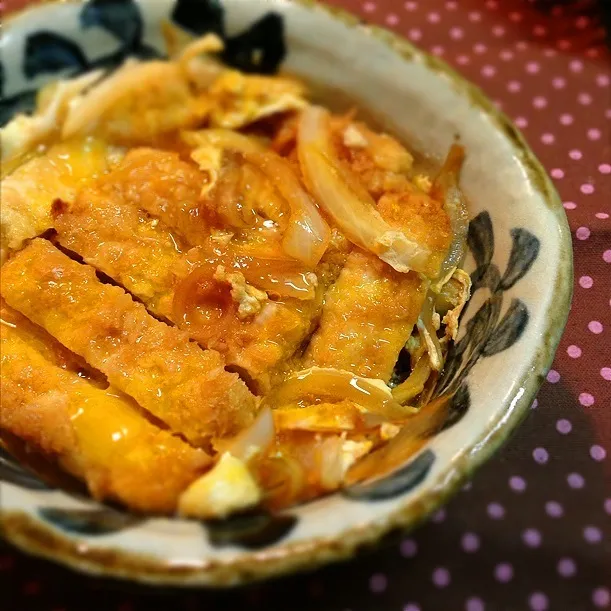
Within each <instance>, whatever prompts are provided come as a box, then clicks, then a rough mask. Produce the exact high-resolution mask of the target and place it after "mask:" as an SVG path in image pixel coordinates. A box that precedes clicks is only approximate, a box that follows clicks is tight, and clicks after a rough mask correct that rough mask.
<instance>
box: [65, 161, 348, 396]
mask: <svg viewBox="0 0 611 611" xmlns="http://www.w3.org/2000/svg"><path fill="white" fill-rule="evenodd" d="M163 155H166V153H163ZM146 158H148V156H145V155H144V152H142V153H141V154H140V156H135V157H130V156H129V155H128V156H127V158H126V160H125V163H123V164H121V165H120V166H119V167H118V168H116V169H115V170H113V171H112V172H110V173H109V174H108V175H106V176H105V177H104V178H103V179H101V180H100V181H98V183H97V184H96V185H94V186H92V187H90V188H87V189H83V190H82V191H81V192H80V193H79V195H78V197H77V198H76V200H75V201H74V202H73V203H71V204H70V205H63V204H61V203H60V202H58V203H57V205H56V206H55V210H54V212H55V218H54V223H55V228H56V230H57V232H58V233H57V237H58V240H59V242H60V244H61V245H62V246H64V247H65V248H67V249H69V250H71V251H73V252H75V253H77V254H79V255H80V256H82V257H83V259H84V260H85V261H86V262H87V263H89V264H90V265H92V266H93V267H95V268H96V269H98V270H100V271H102V272H103V273H105V274H106V275H108V276H109V277H111V278H113V279H114V280H115V281H116V282H117V283H118V284H120V285H121V286H123V287H125V289H126V290H127V291H129V292H130V293H132V294H133V295H134V296H135V297H136V298H138V299H139V300H141V301H142V302H143V303H144V304H145V306H146V307H147V309H148V310H149V311H150V312H152V313H153V314H154V315H155V316H158V317H160V318H164V319H166V320H168V321H170V322H172V323H174V324H176V325H177V326H179V327H180V328H181V329H183V330H184V331H185V332H186V333H189V335H190V337H191V338H192V339H194V340H196V341H198V342H199V343H200V344H201V345H203V346H207V347H210V348H213V349H216V350H219V351H222V352H223V354H224V356H225V359H226V361H227V364H228V365H231V366H234V367H237V368H239V369H240V370H241V371H243V372H245V373H246V374H247V375H248V377H249V378H250V379H251V380H253V381H254V382H255V385H256V387H257V390H258V391H259V392H265V391H266V390H267V389H268V388H269V386H270V384H271V382H272V381H273V379H274V378H275V377H277V375H281V373H279V372H281V371H282V370H283V368H284V365H285V363H286V361H287V360H288V359H290V358H291V356H292V355H293V354H294V353H295V351H296V350H297V349H298V348H299V347H300V346H301V345H302V344H303V343H304V341H305V340H306V338H307V337H308V336H309V334H310V333H311V330H312V329H313V328H314V326H315V324H316V322H317V319H318V316H319V314H320V310H321V300H322V294H323V293H324V290H325V289H326V287H327V286H328V285H329V284H331V283H333V282H334V281H335V279H336V278H337V274H338V273H339V270H340V269H341V265H343V261H344V260H345V256H346V252H347V243H345V241H341V240H339V241H338V240H336V242H339V243H334V244H332V246H331V247H330V249H329V251H328V252H327V254H326V255H325V257H324V259H323V260H322V261H321V263H320V264H319V266H318V268H317V270H316V273H317V275H318V284H319V289H318V290H317V291H316V297H315V298H314V299H312V300H309V301H308V300H306V301H301V300H298V299H292V298H286V299H282V300H280V301H272V300H269V301H267V302H265V303H264V304H263V307H262V308H261V310H260V311H259V312H258V313H256V314H253V315H252V316H248V317H247V318H245V319H242V320H238V319H237V314H236V312H234V311H233V310H237V304H235V303H233V304H232V303H231V302H232V299H231V297H230V295H229V293H230V292H231V289H232V287H231V286H230V285H229V284H221V283H219V286H218V287H217V288H218V293H219V294H220V293H222V294H223V295H225V297H227V299H221V300H220V303H221V305H220V306H219V307H223V308H225V309H226V310H227V312H226V313H229V314H231V316H232V317H233V319H234V320H233V323H232V324H231V328H229V329H225V330H223V331H222V332H220V331H219V333H218V337H216V336H207V335H205V334H204V335H202V333H201V332H200V330H199V329H198V328H197V326H196V325H193V324H190V323H189V322H188V321H186V320H185V317H184V315H181V313H180V312H177V311H176V309H175V308H173V304H174V297H175V292H176V290H178V292H179V293H180V291H181V290H184V283H182V281H183V280H184V279H185V278H186V277H187V276H188V275H189V273H190V271H191V270H192V269H193V267H194V266H196V265H197V264H198V260H199V259H203V260H205V259H206V258H207V257H209V254H207V253H209V251H210V248H209V247H201V249H200V247H196V248H193V249H191V250H189V251H187V250H186V249H187V248H188V246H190V245H192V244H193V242H189V243H188V244H185V242H184V241H182V240H180V239H178V238H175V237H174V228H172V229H170V228H168V226H167V225H166V223H165V222H164V220H161V219H160V218H155V219H151V218H150V217H149V215H148V213H147V212H146V211H145V210H143V209H141V208H139V207H138V205H137V204H138V202H141V201H143V200H147V197H146V196H145V194H141V193H140V182H141V180H140V179H141V178H142V176H141V173H140V171H137V169H138V165H137V162H138V160H140V161H142V162H143V163H144V160H145V159H146ZM127 162H129V163H127ZM167 182H171V179H170V177H168V178H167ZM168 191H171V189H169V187H168ZM135 193H136V194H140V195H138V197H136V195H135ZM160 198H161V196H160V195H159V194H157V195H155V197H153V196H152V195H151V196H150V199H151V200H152V201H158V200H160ZM168 198H169V196H166V198H165V199H163V201H165V202H166V203H167V205H168V206H169V205H170V204H169V203H168ZM161 199H162V198H161ZM136 200H138V201H136ZM176 205H178V204H176ZM152 206H153V204H152V203H150V202H149V203H147V207H148V208H150V209H152ZM159 208H161V206H159ZM166 210H167V208H166ZM169 214H170V213H169V212H168V215H169ZM168 215H166V216H164V217H163V218H164V219H165V220H166V221H168V222H172V219H171V218H170V216H168ZM179 218H183V217H182V216H180V217H179ZM174 222H178V221H176V219H174ZM181 235H182V234H181ZM202 235H203V234H202ZM200 238H201V236H200ZM207 243H208V244H211V243H212V242H210V241H208V242H207ZM183 249H184V251H185V252H183ZM228 271H231V270H228ZM179 299H180V295H179ZM196 305H197V304H196ZM206 305H208V304H206ZM232 308H233V310H232ZM219 328H220V327H219Z"/></svg>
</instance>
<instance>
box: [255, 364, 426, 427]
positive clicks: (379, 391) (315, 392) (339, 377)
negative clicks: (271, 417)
mask: <svg viewBox="0 0 611 611" xmlns="http://www.w3.org/2000/svg"><path fill="white" fill-rule="evenodd" d="M329 399H334V400H336V401H343V400H347V401H351V402H352V403H355V404H356V405H359V406H361V407H362V408H364V409H365V410H366V411H367V412H369V413H371V414H376V415H380V416H383V417H384V418H386V419H387V420H394V421H396V420H403V419H405V418H406V417H408V416H410V415H412V414H414V413H415V410H414V408H411V407H408V406H403V405H401V404H400V403H398V402H397V401H395V400H394V399H393V397H392V394H391V392H390V389H389V388H388V387H387V386H386V385H385V384H384V382H382V381H381V380H373V379H369V378H362V377H360V376H356V375H354V374H353V373H350V372H349V371H342V370H340V369H332V368H323V367H312V368H310V369H306V370H304V371H300V372H297V373H294V374H293V375H291V376H290V377H288V378H287V379H286V380H285V381H284V382H283V383H282V384H281V385H279V386H277V387H276V388H275V389H274V390H273V391H272V392H271V393H270V394H269V395H268V396H267V398H266V400H265V401H266V403H267V404H268V405H271V406H272V407H281V406H283V405H301V406H302V407H304V406H306V405H308V404H313V403H315V402H316V401H317V400H323V401H324V400H329Z"/></svg>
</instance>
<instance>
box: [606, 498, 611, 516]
mask: <svg viewBox="0 0 611 611" xmlns="http://www.w3.org/2000/svg"><path fill="white" fill-rule="evenodd" d="M605 511H606V512H607V513H608V514H609V515H610V516H611V498H608V499H605Z"/></svg>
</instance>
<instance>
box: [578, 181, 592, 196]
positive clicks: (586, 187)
mask: <svg viewBox="0 0 611 611" xmlns="http://www.w3.org/2000/svg"><path fill="white" fill-rule="evenodd" d="M579 190H580V191H581V192H582V193H583V194H584V195H592V193H594V191H595V189H594V185H591V184H590V183H585V184H583V185H581V187H579Z"/></svg>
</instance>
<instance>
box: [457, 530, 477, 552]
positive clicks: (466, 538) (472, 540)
mask: <svg viewBox="0 0 611 611" xmlns="http://www.w3.org/2000/svg"><path fill="white" fill-rule="evenodd" d="M461 545H462V548H463V549H464V550H465V552H468V553H472V552H476V551H477V550H478V549H479V537H478V536H477V535H476V534H475V533H465V534H464V535H463V537H462V540H461Z"/></svg>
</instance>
